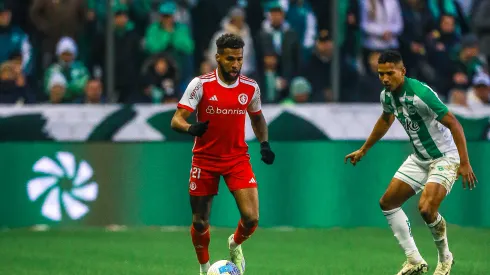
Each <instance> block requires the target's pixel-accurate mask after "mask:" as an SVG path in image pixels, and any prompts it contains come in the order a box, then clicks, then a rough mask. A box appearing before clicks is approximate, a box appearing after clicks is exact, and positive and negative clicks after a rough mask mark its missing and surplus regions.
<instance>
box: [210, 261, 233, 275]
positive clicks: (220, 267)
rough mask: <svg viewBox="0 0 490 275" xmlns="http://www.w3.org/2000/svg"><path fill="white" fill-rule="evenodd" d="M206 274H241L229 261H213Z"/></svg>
mask: <svg viewBox="0 0 490 275" xmlns="http://www.w3.org/2000/svg"><path fill="white" fill-rule="evenodd" d="M208 275H241V273H240V270H238V267H236V265H235V264H234V263H232V262H230V261H227V260H221V261H217V262H215V263H214V264H213V265H212V266H211V267H210V268H209V270H208Z"/></svg>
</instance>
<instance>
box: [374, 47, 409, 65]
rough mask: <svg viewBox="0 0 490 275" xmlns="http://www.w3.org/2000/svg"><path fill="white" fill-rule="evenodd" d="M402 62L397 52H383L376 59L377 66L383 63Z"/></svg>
mask: <svg viewBox="0 0 490 275" xmlns="http://www.w3.org/2000/svg"><path fill="white" fill-rule="evenodd" d="M400 62H403V59H402V56H401V54H400V53H399V52H397V51H392V50H389V51H385V52H383V53H381V55H380V56H379V58H378V64H385V63H395V64H397V63H400Z"/></svg>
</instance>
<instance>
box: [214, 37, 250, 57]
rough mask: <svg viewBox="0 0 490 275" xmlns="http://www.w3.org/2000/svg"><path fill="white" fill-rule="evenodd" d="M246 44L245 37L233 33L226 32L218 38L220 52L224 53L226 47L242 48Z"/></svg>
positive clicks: (217, 45)
mask: <svg viewBox="0 0 490 275" xmlns="http://www.w3.org/2000/svg"><path fill="white" fill-rule="evenodd" d="M243 46H245V42H243V39H242V38H241V37H240V36H238V35H236V34H232V33H225V34H223V35H222V36H220V37H219V38H218V40H216V47H217V48H218V53H223V51H224V50H225V49H241V48H243Z"/></svg>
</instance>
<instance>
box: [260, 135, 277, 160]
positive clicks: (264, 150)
mask: <svg viewBox="0 0 490 275" xmlns="http://www.w3.org/2000/svg"><path fill="white" fill-rule="evenodd" d="M260 154H261V155H262V158H261V160H262V161H263V162H265V163H266V164H272V163H274V159H275V158H276V154H274V152H272V150H271V147H270V145H269V142H267V141H264V142H262V143H260Z"/></svg>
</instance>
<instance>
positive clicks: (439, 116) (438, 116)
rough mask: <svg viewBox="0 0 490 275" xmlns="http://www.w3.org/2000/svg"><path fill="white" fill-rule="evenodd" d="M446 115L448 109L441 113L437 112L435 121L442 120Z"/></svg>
mask: <svg viewBox="0 0 490 275" xmlns="http://www.w3.org/2000/svg"><path fill="white" fill-rule="evenodd" d="M447 113H449V109H448V108H447V107H446V109H444V110H443V111H441V112H439V113H438V114H437V120H438V121H441V119H442V118H443V117H444V116H445V115H447Z"/></svg>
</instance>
